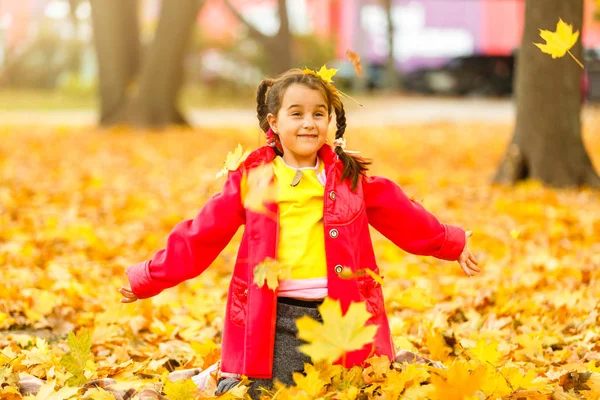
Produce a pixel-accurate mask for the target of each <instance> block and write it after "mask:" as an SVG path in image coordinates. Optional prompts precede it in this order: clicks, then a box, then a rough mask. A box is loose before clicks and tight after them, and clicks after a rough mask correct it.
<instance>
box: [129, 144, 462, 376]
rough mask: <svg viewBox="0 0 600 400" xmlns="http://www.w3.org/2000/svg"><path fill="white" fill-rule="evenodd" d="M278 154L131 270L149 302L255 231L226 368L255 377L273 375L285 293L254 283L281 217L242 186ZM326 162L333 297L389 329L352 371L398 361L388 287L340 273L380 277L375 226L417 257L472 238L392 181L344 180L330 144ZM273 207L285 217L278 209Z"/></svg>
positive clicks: (267, 151) (449, 255) (439, 253)
mask: <svg viewBox="0 0 600 400" xmlns="http://www.w3.org/2000/svg"><path fill="white" fill-rule="evenodd" d="M274 157H275V153H274V152H273V150H272V149H271V148H270V147H267V146H265V147H261V148H259V149H258V150H256V151H254V152H253V153H251V154H250V156H249V157H248V158H247V159H246V161H245V162H244V164H243V167H240V168H239V169H238V170H237V171H232V172H230V173H229V175H228V178H227V181H226V182H225V185H224V187H223V191H222V192H221V193H219V194H216V195H215V196H214V197H212V198H211V199H210V200H209V201H208V202H207V203H206V204H205V205H204V207H202V209H201V210H200V213H199V214H198V215H197V216H196V217H195V218H194V219H191V220H187V221H183V222H180V223H179V224H177V225H176V226H175V228H174V229H173V231H172V232H171V233H170V234H169V237H168V239H167V246H166V248H165V249H162V250H160V251H158V252H157V253H156V254H155V255H154V257H153V258H152V259H151V260H148V261H145V262H142V263H139V264H135V265H132V266H131V267H129V268H128V269H127V274H128V276H129V281H130V283H131V287H132V290H133V292H134V293H135V294H136V295H137V296H138V297H139V298H142V299H143V298H147V297H151V296H154V295H157V294H158V293H160V292H161V291H162V290H164V289H166V288H169V287H172V286H175V285H177V284H178V283H180V282H183V281H185V280H187V279H191V278H194V277H196V276H198V275H199V274H201V273H202V272H203V271H204V270H205V269H206V268H208V266H209V265H210V264H211V263H212V262H213V261H214V260H215V258H216V257H217V256H218V255H219V253H220V252H221V251H222V250H223V248H224V247H225V246H226V245H227V244H228V243H229V241H230V240H231V238H232V237H233V236H234V234H235V233H236V231H237V230H238V228H239V227H240V226H241V225H245V229H244V234H243V237H242V241H241V244H240V248H239V251H238V255H237V261H236V264H235V268H234V271H233V277H232V280H231V283H230V285H229V292H228V295H227V306H226V312H225V326H224V330H223V343H222V354H221V369H222V371H224V372H231V373H238V374H244V375H246V376H249V377H251V378H271V371H272V367H273V350H274V340H275V322H276V321H275V318H276V307H277V291H272V290H270V289H268V287H267V285H264V286H263V287H262V288H259V287H258V286H257V285H255V284H253V283H252V282H253V272H252V271H253V270H254V267H255V266H256V265H257V264H259V263H260V262H261V261H263V260H264V259H265V258H266V257H271V258H275V257H276V254H277V252H276V249H277V237H278V230H279V229H278V228H279V226H278V221H276V220H274V219H273V218H269V217H267V216H265V215H262V214H258V213H254V212H251V211H248V210H246V209H245V208H244V207H243V205H242V202H241V199H240V181H241V178H242V170H243V169H250V168H253V167H255V166H257V165H260V164H262V163H264V162H269V161H271V160H273V158H274ZM319 157H320V158H321V159H322V160H323V162H324V164H325V173H326V176H327V182H326V186H325V195H324V204H323V225H324V228H325V250H326V259H327V279H328V294H329V297H331V298H333V299H339V300H340V302H341V304H342V309H343V311H344V312H346V310H347V309H348V306H349V305H350V303H351V302H357V301H365V302H366V305H367V310H368V311H369V312H371V313H372V314H373V317H372V318H371V319H370V320H369V322H368V323H369V324H375V325H377V326H378V327H379V329H378V331H377V334H376V336H375V340H374V342H373V343H372V344H369V345H365V346H364V348H362V349H360V350H357V351H353V352H351V353H348V354H347V355H346V366H347V367H349V366H352V365H357V364H361V363H363V362H364V361H365V359H367V358H368V357H369V356H370V355H372V353H374V354H376V355H386V356H388V357H389V358H390V359H394V357H395V349H394V344H393V342H392V336H391V334H390V327H389V323H388V319H387V316H386V313H385V307H384V302H383V297H382V291H381V287H380V286H379V284H378V283H377V282H376V281H375V280H374V279H373V278H372V277H370V276H368V275H366V274H365V275H363V276H360V277H358V278H356V279H341V278H340V277H339V276H338V274H339V272H340V271H341V269H342V266H347V267H350V268H352V269H353V270H357V269H362V268H369V269H372V270H373V271H374V272H375V273H379V269H378V267H377V263H376V261H375V254H374V252H373V246H372V243H371V236H370V234H369V225H371V226H373V227H374V228H375V229H377V230H378V231H379V232H381V233H382V234H383V235H384V236H386V237H387V238H388V239H390V240H391V241H392V242H393V243H395V244H396V245H397V246H399V247H400V248H402V249H404V250H406V251H408V252H410V253H413V254H419V255H429V256H434V257H437V258H441V259H444V260H456V259H458V257H459V255H460V254H461V252H462V250H463V248H464V245H465V233H464V231H463V230H462V228H460V227H457V226H453V225H445V224H441V223H440V222H439V221H438V220H437V219H436V218H435V217H434V216H433V215H432V214H430V213H429V212H428V211H427V210H425V209H424V208H423V207H422V206H421V205H420V204H419V203H416V202H414V201H412V200H410V199H409V198H408V197H407V196H406V194H404V192H403V191H402V189H401V188H400V187H399V186H398V185H397V184H395V183H394V182H392V181H390V180H388V179H385V178H381V177H369V178H365V179H362V180H361V182H360V183H359V185H358V188H357V190H356V191H355V192H352V191H351V189H350V183H349V181H348V180H346V181H344V182H340V176H341V172H342V163H341V161H339V159H338V157H337V155H336V154H335V152H334V151H333V150H332V148H331V147H330V146H329V145H327V144H326V145H324V146H323V147H322V148H321V149H320V150H319ZM267 208H268V209H270V210H271V211H273V212H274V213H275V214H276V213H277V205H276V204H269V205H268V206H267Z"/></svg>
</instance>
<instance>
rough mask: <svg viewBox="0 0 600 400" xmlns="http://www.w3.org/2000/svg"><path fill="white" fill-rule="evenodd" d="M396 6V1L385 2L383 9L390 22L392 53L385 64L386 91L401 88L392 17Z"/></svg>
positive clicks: (389, 31)
mask: <svg viewBox="0 0 600 400" xmlns="http://www.w3.org/2000/svg"><path fill="white" fill-rule="evenodd" d="M393 6H394V0H383V7H384V9H385V14H386V17H387V22H388V45H389V48H390V51H389V53H388V57H387V60H386V63H385V86H384V87H385V89H387V90H395V89H397V88H398V87H399V86H400V79H399V77H398V73H397V72H396V60H395V59H394V46H395V40H394V33H395V29H394V18H393V15H392V9H393Z"/></svg>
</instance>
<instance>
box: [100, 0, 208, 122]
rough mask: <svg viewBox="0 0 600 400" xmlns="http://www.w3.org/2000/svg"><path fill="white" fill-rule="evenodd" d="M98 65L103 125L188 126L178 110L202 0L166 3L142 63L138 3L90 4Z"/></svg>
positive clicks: (117, 0)
mask: <svg viewBox="0 0 600 400" xmlns="http://www.w3.org/2000/svg"><path fill="white" fill-rule="evenodd" d="M91 3H92V24H93V29H94V44H95V47H96V54H97V58H98V66H99V94H100V124H101V125H116V124H130V125H135V126H139V127H153V128H162V127H164V126H167V125H170V124H177V125H188V124H187V121H186V120H185V118H184V117H183V115H182V113H181V112H180V111H179V109H178V108H177V94H178V93H179V90H180V89H181V85H182V83H183V59H184V55H185V50H186V48H187V45H188V43H189V39H190V35H191V32H192V29H193V27H194V22H195V21H196V15H197V13H198V11H199V9H200V7H201V5H202V3H203V0H163V2H162V7H161V13H160V17H159V22H158V27H157V29H156V33H155V35H154V40H153V42H152V44H151V45H150V46H149V49H148V51H147V53H146V55H145V57H144V62H143V63H141V62H140V54H141V46H140V38H139V26H138V15H137V13H138V3H137V0H91Z"/></svg>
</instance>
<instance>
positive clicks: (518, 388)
mask: <svg viewBox="0 0 600 400" xmlns="http://www.w3.org/2000/svg"><path fill="white" fill-rule="evenodd" d="M510 134H511V127H510V126H505V125H487V124H463V125H455V124H441V123H440V124H430V125H419V126H411V127H402V128H388V129H372V130H361V129H352V128H351V127H350V128H349V129H348V131H347V138H348V142H349V145H350V147H351V148H352V149H357V150H360V151H361V152H362V154H363V155H364V156H366V157H372V158H373V159H374V165H373V166H372V168H371V173H372V174H377V175H384V176H386V177H389V178H391V179H393V180H395V181H396V182H398V183H399V184H400V185H402V187H403V188H404V190H405V191H406V192H407V193H408V194H409V195H410V196H412V197H414V198H416V199H417V200H419V201H421V202H422V203H423V204H424V205H425V207H426V208H428V209H429V210H431V211H432V212H433V213H434V214H436V215H437V216H438V218H440V219H441V220H442V221H444V222H448V223H456V224H459V225H462V226H464V227H465V228H468V229H470V230H473V231H474V236H473V237H472V238H471V247H472V249H473V250H474V251H475V253H476V254H477V257H478V259H480V261H481V264H483V272H482V273H481V274H479V275H478V276H476V277H471V278H469V277H467V276H465V275H464V274H463V273H462V271H461V269H460V267H459V265H458V264H457V263H450V262H443V261H439V260H436V259H433V258H424V257H417V256H413V255H410V254H407V253H405V252H403V251H402V250H400V249H398V248H396V247H395V246H394V245H392V244H391V243H390V242H388V241H387V240H385V239H384V238H383V237H382V236H381V235H379V234H378V233H376V232H373V240H374V246H375V250H376V255H377V258H378V261H379V265H380V269H381V274H382V275H383V276H384V277H385V278H384V284H383V291H384V296H385V304H386V311H387V313H388V316H389V318H390V324H391V328H392V333H393V336H394V342H395V345H396V346H397V347H398V348H404V349H407V350H411V351H414V352H416V353H419V354H421V355H423V356H425V357H428V358H430V359H432V360H435V361H439V362H442V363H443V364H444V365H445V366H446V368H447V369H442V368H434V367H431V366H425V365H419V364H399V363H393V364H391V365H390V361H389V360H387V359H385V358H374V359H371V360H370V361H371V365H370V366H369V367H368V368H365V369H362V368H359V367H354V368H352V369H349V370H344V369H342V368H341V367H339V366H332V365H331V364H330V363H328V362H327V361H326V360H325V361H320V362H318V363H317V364H316V365H315V366H307V368H306V371H305V372H306V374H305V375H303V374H297V375H296V376H295V380H296V383H297V386H296V387H293V388H284V387H279V386H276V387H275V388H274V391H273V392H272V393H271V395H273V396H276V398H278V399H302V398H305V399H309V398H318V397H323V398H332V399H364V398H378V399H396V398H399V397H401V396H403V398H406V399H426V398H428V399H445V400H446V399H449V400H452V399H463V398H464V399H496V398H512V399H550V398H553V399H582V398H585V399H597V398H598V396H599V393H600V328H599V324H600V319H599V312H600V307H599V305H598V299H599V298H600V241H598V238H600V201H599V200H600V194H599V193H598V192H597V191H591V190H585V189H580V190H552V189H548V188H544V187H543V186H541V185H539V184H537V183H535V182H527V183H523V184H520V185H518V186H516V187H503V186H493V185H490V183H489V182H490V179H491V177H492V176H493V174H494V172H495V168H496V167H497V165H498V163H499V162H500V159H501V157H502V156H503V152H504V150H505V146H506V144H507V142H508V140H509V138H510ZM0 138H1V140H0V182H1V184H0V266H1V268H0V280H1V288H0V398H2V399H21V398H29V399H52V400H58V399H69V398H89V399H94V400H99V399H102V400H107V399H127V398H132V397H133V398H139V397H140V391H141V390H142V389H144V388H153V389H156V390H157V391H159V392H162V393H163V394H164V395H165V396H166V397H167V398H169V399H192V398H202V397H204V396H210V394H211V390H212V392H213V393H214V385H213V386H212V387H209V388H208V389H207V390H206V391H205V392H199V391H197V390H196V389H195V387H194V385H193V383H192V382H191V380H189V379H188V380H182V381H177V382H171V380H169V379H168V378H167V376H168V374H169V373H170V372H173V371H179V370H183V369H189V368H199V369H204V368H207V367H208V366H210V365H212V364H214V363H215V362H216V361H217V360H218V359H219V357H220V341H221V329H222V326H223V317H224V309H225V300H226V290H227V285H228V282H229V279H230V276H231V272H232V268H233V264H234V259H235V253H236V250H237V245H238V244H239V239H240V236H241V230H240V232H238V234H237V235H236V237H235V238H234V240H233V241H232V243H230V245H229V246H228V247H227V248H226V249H225V251H224V252H223V253H222V255H221V256H220V257H219V258H218V259H217V260H216V261H215V263H214V264H213V266H212V267H211V268H209V270H207V271H206V272H205V273H204V274H203V275H201V276H200V277H198V278H196V279H193V280H191V281H188V282H186V283H184V284H181V285H179V286H178V287H176V288H173V289H169V290H167V291H165V292H163V293H162V294H160V295H159V296H156V297H154V298H152V299H149V300H143V301H138V302H136V303H133V304H121V303H120V302H119V299H120V295H119V293H118V291H117V289H118V288H119V287H120V286H121V285H123V284H126V283H127V281H126V276H125V274H124V271H125V268H126V267H127V266H129V265H130V264H133V263H136V262H140V261H143V260H146V259H148V258H149V257H151V256H152V255H153V254H154V252H155V251H157V250H159V249H160V248H162V247H163V246H164V244H165V239H166V236H167V235H168V233H169V232H170V230H171V229H172V228H173V227H174V226H175V224H177V223H178V222H179V221H181V220H183V219H187V218H192V217H193V216H195V215H196V213H197V212H198V210H199V209H200V207H201V206H202V205H203V204H204V202H205V201H206V200H207V199H209V198H210V197H211V196H212V195H213V194H214V193H216V192H218V191H219V190H220V188H221V185H222V183H223V179H215V174H216V173H218V171H219V170H220V169H221V168H222V166H223V160H224V159H225V155H226V154H227V152H228V151H231V150H232V149H234V148H235V146H236V144H237V143H238V142H241V143H242V144H243V148H244V149H246V148H249V147H250V148H255V147H257V146H258V145H259V144H260V139H261V135H260V133H259V130H258V128H254V127H249V128H248V129H246V130H233V129H230V130H227V129H215V130H193V131H184V130H181V131H180V130H171V131H168V132H167V133H165V134H157V133H154V132H132V131H128V130H124V129H115V130H110V131H98V130H92V129H72V128H58V129H56V128H29V129H24V128H18V129H17V128H3V129H1V130H0ZM584 139H585V142H586V145H587V147H588V150H589V153H590V154H591V156H592V157H593V158H594V163H595V165H596V169H597V170H600V165H599V163H600V159H599V158H598V155H599V154H600V124H599V123H598V121H597V120H595V119H593V118H592V120H588V121H587V124H586V129H585V136H584ZM267 278H268V277H267ZM267 278H265V279H267ZM304 326H305V328H306V326H308V328H310V326H311V324H310V323H308V324H307V323H306V321H305V323H304ZM308 328H306V329H308ZM309 336H310V335H309ZM313 336H314V335H313ZM28 381H31V382H37V383H38V386H39V384H41V385H42V386H41V387H38V388H37V389H36V391H37V394H30V395H27V394H26V393H27V387H28V386H27V383H28ZM98 382H100V383H101V384H99V383H98ZM134 393H137V394H135V395H134ZM242 395H243V390H237V391H235V392H233V393H230V394H228V395H227V396H226V397H229V398H232V397H235V396H242Z"/></svg>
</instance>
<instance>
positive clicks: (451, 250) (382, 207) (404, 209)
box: [363, 176, 466, 261]
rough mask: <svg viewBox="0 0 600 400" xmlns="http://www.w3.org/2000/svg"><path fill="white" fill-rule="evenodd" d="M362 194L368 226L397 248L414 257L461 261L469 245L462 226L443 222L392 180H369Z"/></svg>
mask: <svg viewBox="0 0 600 400" xmlns="http://www.w3.org/2000/svg"><path fill="white" fill-rule="evenodd" d="M363 191H364V198H365V207H366V210H367V216H368V219H369V224H371V225H372V226H373V227H374V228H375V229H377V231H379V232H380V233H381V234H382V235H384V236H385V237H386V238H388V239H389V240H391V241H392V242H393V243H394V244H396V245H397V246H398V247H400V248H401V249H403V250H405V251H407V252H409V253H412V254H417V255H424V256H433V257H436V258H440V259H442V260H449V261H454V260H457V259H458V257H459V256H460V254H461V253H462V251H463V249H464V247H465V242H466V236H465V231H464V230H463V229H462V228H461V227H459V226H455V225H446V224H442V223H440V222H439V221H438V220H437V218H436V217H435V216H434V215H433V214H431V213H430V212H429V211H427V210H426V209H425V208H423V206H422V205H421V204H419V203H417V202H416V201H414V200H411V199H409V198H408V196H406V194H405V193H404V191H403V190H402V189H401V188H400V186H398V185H397V184H396V183H394V182H392V181H391V180H389V179H386V178H382V177H378V176H374V177H367V178H365V179H364V180H363Z"/></svg>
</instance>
